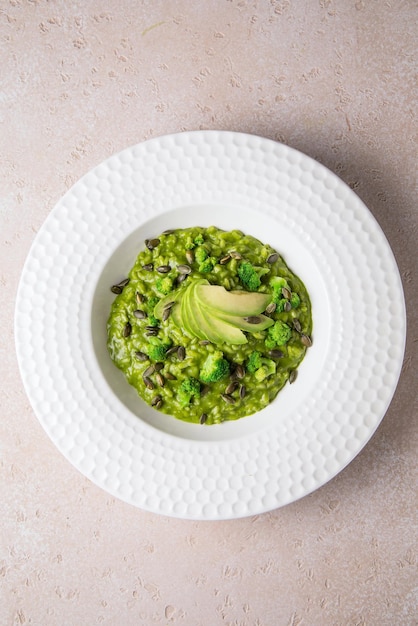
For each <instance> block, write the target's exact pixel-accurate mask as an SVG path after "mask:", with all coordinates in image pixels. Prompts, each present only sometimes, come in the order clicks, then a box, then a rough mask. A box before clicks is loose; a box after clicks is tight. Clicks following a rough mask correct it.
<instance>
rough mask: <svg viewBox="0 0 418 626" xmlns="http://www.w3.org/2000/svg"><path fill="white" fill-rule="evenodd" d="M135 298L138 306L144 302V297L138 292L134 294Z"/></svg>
mask: <svg viewBox="0 0 418 626" xmlns="http://www.w3.org/2000/svg"><path fill="white" fill-rule="evenodd" d="M135 298H136V301H137V303H138V304H144V302H145V300H146V298H145V296H144V295H142V293H139V291H137V292H136V294H135Z"/></svg>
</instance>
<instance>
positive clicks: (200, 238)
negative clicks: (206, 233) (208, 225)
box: [194, 233, 205, 246]
mask: <svg viewBox="0 0 418 626" xmlns="http://www.w3.org/2000/svg"><path fill="white" fill-rule="evenodd" d="M204 241H205V240H204V238H203V235H202V233H199V234H198V235H196V237H195V238H194V243H195V244H196V245H197V246H201V245H202V243H203V242H204Z"/></svg>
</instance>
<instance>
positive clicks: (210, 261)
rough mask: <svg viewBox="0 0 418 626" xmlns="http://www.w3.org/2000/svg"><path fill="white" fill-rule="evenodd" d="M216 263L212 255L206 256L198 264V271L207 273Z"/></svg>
mask: <svg viewBox="0 0 418 626" xmlns="http://www.w3.org/2000/svg"><path fill="white" fill-rule="evenodd" d="M215 265H216V259H215V257H213V256H210V257H208V258H207V259H205V260H204V261H203V263H201V264H200V265H199V272H201V273H202V274H209V272H211V271H212V270H213V268H214V267H215Z"/></svg>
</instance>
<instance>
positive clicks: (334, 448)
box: [15, 131, 406, 519]
mask: <svg viewBox="0 0 418 626" xmlns="http://www.w3.org/2000/svg"><path fill="white" fill-rule="evenodd" d="M211 224H214V225H216V226H218V227H220V228H223V229H227V230H229V229H233V228H240V229H241V230H243V231H245V232H247V233H249V234H252V235H254V236H256V237H258V238H259V239H261V240H262V241H263V242H267V243H270V244H271V245H272V246H274V247H275V248H276V249H277V250H278V251H279V252H280V253H281V254H282V255H283V256H284V258H285V260H286V261H287V263H288V264H289V265H290V267H291V268H292V269H293V271H294V272H296V273H297V274H298V275H299V276H300V278H301V279H302V280H303V281H304V282H305V284H306V286H307V288H308V290H309V292H310V294H311V297H312V305H313V321H314V333H313V338H314V345H313V347H312V348H311V349H310V350H309V351H308V354H307V356H306V358H305V360H304V361H303V362H302V364H301V366H300V368H299V376H298V379H297V381H296V382H295V383H294V385H292V386H289V385H287V386H286V387H285V389H284V390H283V391H282V392H281V393H280V394H279V395H278V397H277V399H276V400H275V401H274V402H273V403H272V404H271V405H270V407H268V408H267V409H265V410H264V411H262V412H261V413H259V414H256V415H253V416H250V417H247V418H243V419H241V420H238V421H236V422H228V423H224V424H221V425H218V426H200V425H194V424H187V423H183V422H181V421H180V420H176V419H175V418H172V417H170V416H165V415H163V414H160V413H157V412H156V411H154V410H152V409H150V408H149V407H147V406H146V405H145V403H144V402H143V401H142V400H141V399H140V398H139V397H138V396H137V394H136V392H135V391H134V390H133V389H132V388H131V387H130V386H129V385H128V384H127V383H126V381H125V379H124V378H123V375H122V374H121V373H120V372H119V371H118V370H117V369H116V368H115V366H114V365H113V363H112V362H111V361H110V358H109V356H108V354H107V350H106V319H107V316H108V312H109V308H110V303H111V301H112V298H113V296H112V294H111V292H110V289H109V287H110V285H112V284H114V283H115V282H118V280H120V279H122V278H123V277H124V276H125V275H126V273H127V271H128V270H129V269H130V267H131V266H132V264H133V262H134V259H135V257H136V255H137V254H138V252H139V250H140V249H142V248H143V241H144V239H145V238H151V237H153V236H156V235H158V234H159V233H160V232H162V231H163V230H165V229H167V228H173V227H188V226H193V225H202V226H209V225H211ZM405 324H406V323H405V305H404V297H403V291H402V286H401V281H400V277H399V272H398V268H397V266H396V262H395V260H394V257H393V254H392V252H391V250H390V248H389V245H388V243H387V240H386V239H385V236H384V235H383V233H382V231H381V229H380V227H379V226H378V224H377V223H376V221H375V219H374V218H373V216H372V215H371V214H370V212H369V211H368V210H367V208H366V207H365V206H364V204H363V203H362V202H361V201H360V199H359V198H358V197H357V196H356V195H355V194H354V193H353V192H352V191H351V190H350V189H349V187H347V186H346V185H345V184H344V183H343V182H342V181H341V180H339V178H337V177H336V176H335V175H334V174H332V173H331V172H330V171H328V170H327V169H326V168H325V167H323V166H322V165H320V164H318V163H317V162H316V161H314V160H313V159H311V158H309V157H307V156H305V155H303V154H301V153H300V152H298V151H296V150H293V149H291V148H289V147H287V146H284V145H281V144H278V143H275V142H273V141H270V140H266V139H262V138H260V137H257V136H252V135H245V134H240V133H232V132H221V131H202V132H200V131H199V132H188V133H180V134H176V135H170V136H165V137H159V138H156V139H152V140H150V141H147V142H145V143H142V144H139V145H137V146H134V147H131V148H128V149H126V150H124V151H123V152H120V153H119V154H116V155H114V156H112V157H111V158H109V159H108V160H107V161H105V162H104V163H102V164H101V165H99V166H98V167H96V168H94V169H93V170H92V171H91V172H89V173H88V174H87V175H86V176H84V177H83V178H82V179H81V180H80V181H79V182H78V183H76V184H75V185H74V187H72V189H70V190H69V191H68V193H67V194H66V195H65V196H64V197H63V198H62V200H61V201H60V202H59V203H58V204H57V206H56V207H55V208H54V209H53V211H52V212H51V214H50V215H49V217H48V218H47V220H46V221H45V223H44V225H43V227H42V228H41V230H40V231H39V233H38V235H37V237H36V239H35V241H34V244H33V246H32V248H31V250H30V253H29V255H28V259H27V261H26V264H25V267H24V270H23V273H22V277H21V282H20V286H19V291H18V296H17V304H16V315H15V331H16V347H17V354H18V360H19V365H20V369H21V373H22V377H23V381H24V384H25V387H26V391H27V394H28V396H29V398H30V401H31V403H32V406H33V408H34V411H35V413H36V415H37V417H38V419H39V420H40V422H41V424H42V425H43V427H44V428H45V430H46V432H47V433H48V435H49V436H50V437H51V439H52V441H53V442H54V443H55V444H56V446H57V447H58V448H59V449H60V450H61V452H62V453H63V454H64V455H65V457H66V458H67V459H68V460H69V461H70V462H71V463H73V464H74V466H75V467H76V468H78V469H79V470H80V472H82V473H83V474H84V475H85V476H87V477H88V478H89V479H91V480H92V481H93V482H95V483H96V484H97V485H99V486H100V487H102V488H103V489H105V490H106V491H108V492H110V493H111V494H113V495H115V496H117V497H119V498H121V499H123V500H125V501H127V502H130V503H131V504H133V505H135V506H138V507H141V508H143V509H146V510H149V511H153V512H157V513H162V514H165V515H171V516H175V517H182V518H190V519H227V518H236V517H242V516H247V515H252V514H256V513H261V512H265V511H268V510H271V509H274V508H276V507H280V506H282V505H285V504H287V503H289V502H292V501H294V500H296V499H298V498H300V497H301V496H304V495H305V494H307V493H309V492H311V491H313V490H314V489H316V488H318V487H319V486H321V485H323V484H324V483H325V482H326V481H328V480H329V479H330V478H332V477H333V476H335V475H336V474H337V473H338V472H339V471H340V470H341V469H342V468H343V467H345V466H346V465H347V464H348V463H349V462H350V461H351V460H352V459H353V458H354V457H355V456H356V455H357V454H358V452H359V451H360V450H361V449H362V447H363V446H364V445H365V444H366V442H367V441H368V440H369V439H370V437H371V435H372V434H373V432H374V431H375V429H376V428H377V426H378V425H379V423H380V421H381V420H382V418H383V416H384V414H385V412H386V410H387V408H388V406H389V403H390V401H391V399H392V396H393V394H394V391H395V388H396V385H397V382H398V378H399V375H400V370H401V365H402V359H403V353H404V344H405Z"/></svg>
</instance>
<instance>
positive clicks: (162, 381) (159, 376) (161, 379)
mask: <svg viewBox="0 0 418 626" xmlns="http://www.w3.org/2000/svg"><path fill="white" fill-rule="evenodd" d="M155 380H156V381H157V384H158V385H160V387H164V385H165V378H164V376H163V375H162V374H160V372H157V374H156V375H155Z"/></svg>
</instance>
